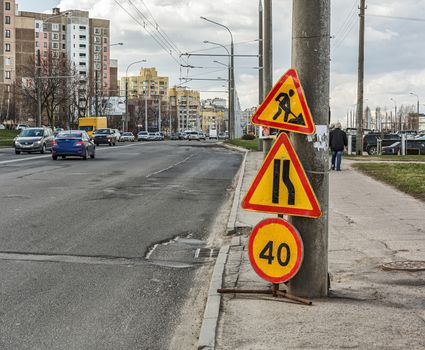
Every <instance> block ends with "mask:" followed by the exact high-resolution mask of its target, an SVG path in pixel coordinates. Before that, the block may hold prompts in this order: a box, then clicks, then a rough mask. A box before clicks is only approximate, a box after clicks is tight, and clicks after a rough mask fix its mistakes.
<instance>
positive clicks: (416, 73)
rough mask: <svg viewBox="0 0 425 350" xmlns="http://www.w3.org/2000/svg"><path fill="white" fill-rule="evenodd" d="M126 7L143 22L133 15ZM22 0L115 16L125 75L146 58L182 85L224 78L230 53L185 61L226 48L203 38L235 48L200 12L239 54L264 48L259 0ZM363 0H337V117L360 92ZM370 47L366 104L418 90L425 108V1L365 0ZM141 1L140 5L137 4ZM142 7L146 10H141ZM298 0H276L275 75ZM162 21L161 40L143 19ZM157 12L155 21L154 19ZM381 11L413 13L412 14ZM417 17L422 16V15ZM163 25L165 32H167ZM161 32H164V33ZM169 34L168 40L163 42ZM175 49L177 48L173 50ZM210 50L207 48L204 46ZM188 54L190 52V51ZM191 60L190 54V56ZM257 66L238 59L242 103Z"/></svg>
mask: <svg viewBox="0 0 425 350" xmlns="http://www.w3.org/2000/svg"><path fill="white" fill-rule="evenodd" d="M117 2H119V3H120V4H122V6H123V7H124V8H125V9H126V10H127V11H128V12H129V13H130V14H131V15H132V16H133V17H134V18H136V20H137V21H138V22H139V23H136V21H135V20H134V19H133V18H131V17H130V15H129V14H128V13H126V12H125V11H124V10H123V9H122V8H121V7H120V6H119V5H118V4H117ZM131 2H132V3H133V4H134V5H135V7H132V6H131V5H130V3H129V1H128V0H78V1H77V0H40V1H34V0H18V3H19V8H20V9H21V10H29V11H40V12H45V11H50V10H51V8H52V7H54V6H57V7H60V8H61V10H68V9H83V10H88V11H90V16H91V17H100V18H107V19H110V20H111V43H117V42H123V43H124V46H114V47H112V48H111V50H112V52H111V58H116V59H118V62H119V74H120V75H125V71H126V68H127V67H128V65H129V64H130V63H131V62H134V61H137V60H141V59H146V60H147V61H148V62H147V63H146V66H149V67H151V66H154V67H156V68H157V70H158V73H159V74H160V75H165V76H169V77H170V85H175V84H179V83H180V82H181V80H179V78H181V77H186V76H191V77H193V78H209V79H216V78H224V79H227V68H226V67H225V66H223V65H220V64H218V63H214V62H213V61H214V60H219V61H221V62H222V63H223V64H227V58H226V57H221V58H220V57H215V58H211V57H202V58H201V57H193V56H192V57H190V58H189V59H188V60H187V61H186V62H185V64H190V65H193V66H200V67H208V68H206V69H201V68H197V69H190V70H189V71H188V70H187V69H186V68H181V67H180V66H179V63H178V61H179V53H185V52H198V51H199V52H198V53H216V54H225V50H224V49H223V48H221V47H219V48H216V49H212V50H211V47H212V45H210V44H204V43H203V41H204V40H209V41H214V42H218V43H220V44H223V45H227V47H228V48H229V43H230V36H229V34H228V32H227V31H226V30H225V29H223V28H220V27H218V26H216V25H213V24H211V23H208V22H206V21H204V20H202V19H200V16H205V17H208V18H210V19H212V20H215V21H217V22H220V23H223V24H225V25H227V26H228V27H229V28H230V29H231V31H232V33H233V38H234V42H235V53H236V54H257V52H258V43H257V42H256V41H255V39H256V38H257V37H258V3H259V2H258V0H248V1H247V0H215V1H205V0H204V1H202V0H201V1H190V0H144V1H142V0H131ZM358 2H359V1H358V0H333V1H332V2H331V4H332V23H331V28H332V29H331V34H332V35H333V39H332V41H331V108H332V120H333V121H341V122H342V123H343V124H345V121H346V115H347V112H348V111H349V110H352V109H354V104H355V102H356V91H357V85H356V84H357V77H356V74H357V51H358ZM366 3H367V6H368V8H367V10H366V14H367V17H366V44H365V45H366V47H365V99H366V101H365V104H366V105H369V106H370V108H372V109H374V108H375V107H376V106H381V107H382V108H383V109H384V110H385V108H386V109H387V110H388V111H390V110H393V109H394V102H393V101H392V100H390V99H391V98H392V99H393V100H394V101H395V102H396V104H397V107H400V106H401V105H415V106H416V97H415V96H413V95H410V94H409V93H410V92H413V93H415V94H417V95H419V99H420V101H421V102H420V103H421V112H424V111H425V106H423V105H422V103H425V45H424V42H425V0H404V1H395V0H385V1H382V0H366ZM136 8H137V9H136ZM138 11H139V12H138ZM291 12H292V1H289V0H278V1H276V0H275V1H274V2H273V47H274V52H273V56H274V62H273V68H274V81H277V80H278V79H279V78H280V76H281V75H282V74H283V73H284V72H285V71H286V70H287V69H289V68H290V57H291V37H290V34H291V25H292V24H291V23H292V18H291V16H292V14H291ZM142 15H144V16H146V17H147V18H148V19H149V21H150V22H152V23H153V21H154V20H155V21H156V23H157V25H158V27H157V28H158V30H157V29H155V28H153V27H151V26H150V25H148V24H146V28H147V29H148V30H149V31H150V32H151V33H156V35H157V40H159V41H162V43H163V46H164V48H163V47H161V46H160V45H159V44H158V43H157V42H156V41H155V40H154V39H153V38H152V36H151V35H149V33H148V32H147V31H146V29H145V28H143V22H145V23H147V22H148V20H147V19H146V18H145V19H143V18H142ZM152 15H153V17H154V20H153V19H152ZM369 15H380V16H393V17H394V16H396V17H408V18H411V19H410V20H400V19H392V18H389V17H376V16H369ZM415 19H422V21H420V20H415ZM160 32H161V33H160ZM161 35H162V36H161ZM166 40H167V41H169V42H170V44H168V45H172V46H168V47H167V44H165V43H164V41H166ZM170 50H171V52H172V55H170ZM200 50H206V51H200ZM183 57H184V56H183ZM185 59H186V58H185ZM257 66H258V62H257V59H256V58H236V59H235V79H236V89H237V91H238V95H239V98H240V102H241V105H242V108H247V107H251V106H254V105H256V104H257V103H258V87H257V85H258V71H257V70H256V69H255V68H256V67H257ZM140 67H141V64H139V65H133V66H132V67H131V68H130V69H129V74H135V73H137V71H138V69H140ZM226 84H227V83H226V82H225V81H191V82H188V83H186V84H185V85H186V86H189V87H190V88H193V89H196V90H200V91H201V97H202V98H207V97H214V96H220V97H226V96H227V95H226V93H220V92H209V93H207V92H204V91H206V90H209V91H211V90H214V91H219V90H220V91H221V90H225V89H226Z"/></svg>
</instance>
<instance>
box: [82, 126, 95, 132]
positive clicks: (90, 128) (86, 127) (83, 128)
mask: <svg viewBox="0 0 425 350" xmlns="http://www.w3.org/2000/svg"><path fill="white" fill-rule="evenodd" d="M79 129H80V130H84V131H93V126H91V125H85V126H80V127H79Z"/></svg>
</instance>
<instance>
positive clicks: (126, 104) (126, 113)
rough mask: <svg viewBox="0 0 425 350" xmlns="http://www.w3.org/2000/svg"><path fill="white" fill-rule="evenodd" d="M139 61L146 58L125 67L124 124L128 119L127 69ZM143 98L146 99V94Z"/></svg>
mask: <svg viewBox="0 0 425 350" xmlns="http://www.w3.org/2000/svg"><path fill="white" fill-rule="evenodd" d="M141 62H146V60H139V61H135V62H132V63H130V64H129V65H128V66H127V69H126V70H125V124H124V125H125V126H126V124H127V121H128V70H129V68H130V67H131V66H132V65H134V64H137V63H141ZM145 99H146V96H145ZM145 119H146V116H145ZM124 129H125V130H124V131H127V127H125V128H124Z"/></svg>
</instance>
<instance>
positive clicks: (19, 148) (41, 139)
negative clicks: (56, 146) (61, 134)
mask: <svg viewBox="0 0 425 350" xmlns="http://www.w3.org/2000/svg"><path fill="white" fill-rule="evenodd" d="M54 139H55V137H54V136H53V131H52V129H50V128H44V127H42V128H26V129H23V130H21V132H20V134H19V135H18V136H17V137H16V138H15V139H14V140H13V144H14V146H15V153H16V154H21V152H28V153H30V152H40V153H41V154H43V153H45V152H46V150H49V151H52V146H53V140H54Z"/></svg>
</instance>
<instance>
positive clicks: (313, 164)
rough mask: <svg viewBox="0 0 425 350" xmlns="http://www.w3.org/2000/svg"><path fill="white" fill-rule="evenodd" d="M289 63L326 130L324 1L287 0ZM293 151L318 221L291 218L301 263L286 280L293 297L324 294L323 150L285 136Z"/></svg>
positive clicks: (294, 136) (325, 169) (325, 218)
mask: <svg viewBox="0 0 425 350" xmlns="http://www.w3.org/2000/svg"><path fill="white" fill-rule="evenodd" d="M292 16H293V19H292V23H293V24H292V66H293V67H294V68H296V69H297V71H298V73H299V76H300V80H301V84H302V86H303V88H304V92H305V94H306V99H307V102H308V104H309V106H310V110H311V112H312V116H313V120H314V123H315V125H316V129H317V131H324V130H323V129H325V130H326V132H328V123H329V74H330V0H322V1H311V0H297V1H294V2H293V12H292ZM291 139H292V141H293V144H294V147H295V150H296V152H297V154H298V157H299V158H300V160H301V163H302V164H303V166H304V169H305V170H306V173H307V176H308V178H309V180H310V183H311V185H312V188H313V191H314V192H315V194H316V197H317V199H318V201H319V203H320V207H321V209H322V213H323V214H322V216H321V217H320V218H318V219H311V218H302V217H291V222H292V223H293V224H294V226H295V227H296V228H297V229H298V231H299V232H300V234H301V237H302V240H303V243H304V262H303V264H302V265H301V269H300V271H299V272H298V273H297V275H296V276H295V277H294V278H293V279H291V280H290V281H289V284H288V287H289V292H290V293H292V294H295V295H299V296H306V297H321V296H326V295H327V294H328V215H329V213H328V202H329V173H328V172H329V154H328V149H327V148H326V149H322V148H315V147H314V145H313V142H310V141H309V140H308V137H307V136H305V135H301V134H295V133H293V134H291Z"/></svg>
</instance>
